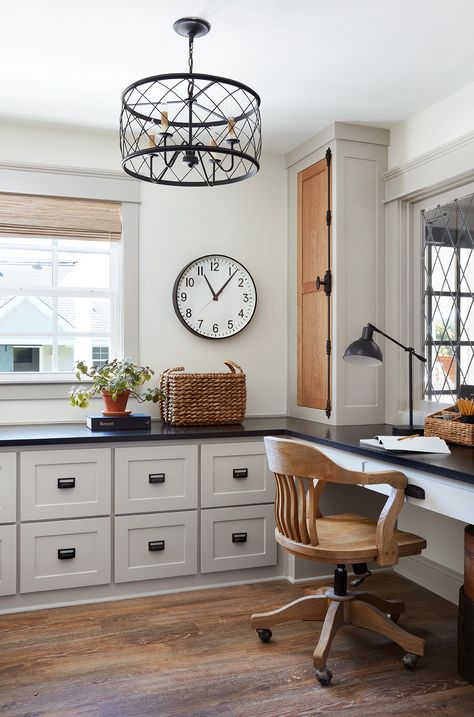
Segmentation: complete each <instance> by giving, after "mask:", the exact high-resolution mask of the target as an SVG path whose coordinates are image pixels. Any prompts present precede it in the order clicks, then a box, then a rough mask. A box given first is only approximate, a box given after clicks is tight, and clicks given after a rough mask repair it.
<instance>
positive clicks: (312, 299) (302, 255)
mask: <svg viewBox="0 0 474 717" xmlns="http://www.w3.org/2000/svg"><path fill="white" fill-rule="evenodd" d="M327 209H328V166H327V162H326V160H325V159H323V160H321V161H320V162H316V164H313V165H311V167H308V168H307V169H305V170H303V171H302V172H299V174H298V248H297V252H298V255H297V263H298V268H297V271H298V277H297V278H298V282H297V292H298V294H297V311H298V322H297V325H298V377H297V400H298V405H299V406H307V407H309V408H321V409H325V408H326V402H327V399H328V374H327V353H326V341H327V338H328V335H327V334H328V321H327V301H328V300H327V297H326V294H325V293H324V290H323V287H322V286H321V288H320V289H319V290H318V289H317V288H316V278H317V277H318V276H319V277H320V278H321V280H323V279H324V275H325V272H326V270H327V268H328V227H327V223H326V213H327Z"/></svg>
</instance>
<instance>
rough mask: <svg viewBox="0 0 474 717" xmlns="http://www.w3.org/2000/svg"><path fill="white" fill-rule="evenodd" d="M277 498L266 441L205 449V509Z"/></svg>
mask: <svg viewBox="0 0 474 717" xmlns="http://www.w3.org/2000/svg"><path fill="white" fill-rule="evenodd" d="M273 498H274V478H273V474H272V473H271V472H270V471H269V469H268V466H267V460H266V456H265V446H264V444H263V442H261V441H258V442H255V443H224V444H217V443H216V444H205V445H203V446H202V448H201V505H202V506H203V507H213V506H216V507H217V506H226V505H248V504H255V503H269V502H270V501H272V500H273Z"/></svg>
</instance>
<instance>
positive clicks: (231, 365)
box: [224, 361, 244, 373]
mask: <svg viewBox="0 0 474 717" xmlns="http://www.w3.org/2000/svg"><path fill="white" fill-rule="evenodd" d="M224 363H225V365H226V366H227V367H228V368H230V370H231V371H232V373H238V371H236V369H238V370H239V371H240V373H243V372H244V370H243V368H242V367H241V366H239V364H237V363H235V362H234V361H224Z"/></svg>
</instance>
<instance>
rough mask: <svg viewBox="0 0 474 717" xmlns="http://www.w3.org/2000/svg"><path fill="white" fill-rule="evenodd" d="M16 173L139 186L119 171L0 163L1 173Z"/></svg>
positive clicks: (53, 165) (134, 180) (135, 180)
mask: <svg viewBox="0 0 474 717" xmlns="http://www.w3.org/2000/svg"><path fill="white" fill-rule="evenodd" d="M1 170H7V171H16V172H41V173H42V174H44V173H47V174H63V175H64V174H67V175H69V176H71V175H75V176H76V177H94V178H95V179H97V178H98V179H114V180H119V181H123V182H130V183H132V184H137V183H138V180H137V179H132V178H131V177H129V176H128V175H127V174H125V172H122V171H121V170H117V169H108V170H105V169H89V168H88V167H67V166H62V165H57V164H30V163H23V162H2V161H0V171H1Z"/></svg>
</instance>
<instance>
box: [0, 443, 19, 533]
mask: <svg viewBox="0 0 474 717" xmlns="http://www.w3.org/2000/svg"><path fill="white" fill-rule="evenodd" d="M15 521H16V453H0V523H14V522H15Z"/></svg>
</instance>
